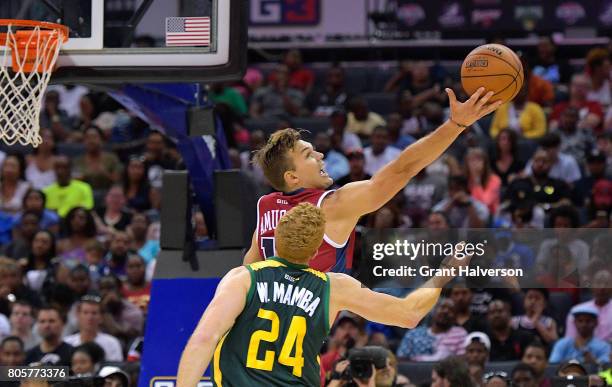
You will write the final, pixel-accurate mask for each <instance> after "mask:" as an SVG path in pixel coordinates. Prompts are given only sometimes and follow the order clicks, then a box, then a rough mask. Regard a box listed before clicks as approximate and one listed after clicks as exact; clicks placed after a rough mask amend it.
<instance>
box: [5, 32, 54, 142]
mask: <svg viewBox="0 0 612 387" xmlns="http://www.w3.org/2000/svg"><path fill="white" fill-rule="evenodd" d="M2 35H4V36H6V37H5V38H4V36H2ZM2 35H0V36H1V37H0V45H3V46H4V47H3V52H2V53H0V55H2V62H1V63H0V139H2V140H3V141H4V142H6V143H7V144H9V145H13V144H16V143H20V144H22V145H33V146H34V147H37V146H38V145H40V143H41V142H42V139H41V137H40V134H39V130H40V123H39V120H40V111H41V110H40V108H41V103H42V99H43V95H44V93H45V90H46V89H47V84H48V83H49V79H50V77H51V72H52V71H53V66H54V65H55V62H56V60H57V57H58V55H59V50H60V47H61V43H62V39H61V38H59V33H58V32H57V31H53V30H51V31H49V30H46V29H41V28H40V27H33V28H31V29H28V30H27V31H24V30H18V31H15V30H14V29H13V28H12V27H11V26H10V25H9V26H8V30H7V32H6V34H2Z"/></svg>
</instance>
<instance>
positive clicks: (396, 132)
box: [387, 113, 416, 150]
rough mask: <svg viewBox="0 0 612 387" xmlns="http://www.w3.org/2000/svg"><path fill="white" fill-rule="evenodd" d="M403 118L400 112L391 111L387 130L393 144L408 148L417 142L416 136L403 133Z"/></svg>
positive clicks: (395, 146) (398, 147) (400, 147)
mask: <svg viewBox="0 0 612 387" xmlns="http://www.w3.org/2000/svg"><path fill="white" fill-rule="evenodd" d="M402 124H403V118H402V115H401V114H399V113H391V114H389V116H388V117H387V130H388V132H389V140H390V143H391V146H392V147H394V148H397V149H399V150H404V149H406V148H407V147H408V146H409V145H410V144H412V143H413V142H415V141H416V140H415V138H414V137H412V136H411V135H409V134H403V133H402Z"/></svg>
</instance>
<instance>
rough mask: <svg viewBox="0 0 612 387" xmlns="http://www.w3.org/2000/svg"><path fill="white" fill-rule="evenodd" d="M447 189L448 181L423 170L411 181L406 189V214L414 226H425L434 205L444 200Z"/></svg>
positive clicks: (425, 169)
mask: <svg viewBox="0 0 612 387" xmlns="http://www.w3.org/2000/svg"><path fill="white" fill-rule="evenodd" d="M446 189H447V181H446V179H444V178H443V177H441V176H439V175H437V174H432V173H429V172H428V170H427V168H423V169H421V170H420V171H419V173H417V174H416V176H415V177H413V178H412V179H410V181H409V182H408V184H407V185H406V188H404V191H403V192H404V198H405V199H406V212H407V215H408V216H409V217H410V219H411V220H412V224H414V225H415V226H416V227H418V226H419V225H421V224H425V223H426V221H427V216H428V214H429V213H430V212H431V209H432V207H433V206H434V204H436V203H439V202H440V201H441V200H442V199H444V195H445V193H446Z"/></svg>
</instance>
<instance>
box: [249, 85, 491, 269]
mask: <svg viewBox="0 0 612 387" xmlns="http://www.w3.org/2000/svg"><path fill="white" fill-rule="evenodd" d="M446 92H447V94H448V96H449V100H450V118H449V119H448V120H447V121H446V122H445V123H443V124H442V125H441V126H440V127H438V128H437V129H436V130H435V131H433V132H432V133H430V134H429V135H427V136H425V137H423V138H421V139H420V140H418V141H417V142H415V143H414V144H412V145H410V146H409V147H408V148H406V149H405V150H404V151H402V153H401V154H400V155H399V156H398V157H397V158H396V159H395V160H393V161H391V162H390V163H388V164H387V165H385V166H384V167H383V168H381V169H380V170H379V171H378V172H377V173H376V174H375V175H374V176H372V178H371V179H369V180H364V181H357V182H353V183H349V184H346V185H345V186H343V187H341V188H339V189H338V190H327V188H328V187H330V186H331V185H332V184H333V180H332V179H331V177H329V175H328V174H327V172H325V165H324V163H323V154H321V153H319V152H317V151H316V150H315V149H313V147H312V144H310V143H308V142H306V141H304V140H302V139H301V138H300V134H299V132H298V131H296V130H294V129H284V130H280V131H277V132H275V133H273V134H272V135H271V136H270V139H269V140H268V142H267V144H266V145H264V146H263V147H262V148H261V149H260V150H259V151H258V152H257V155H256V157H255V160H256V161H257V163H258V164H259V165H260V166H261V168H262V170H263V172H264V174H265V176H266V178H267V179H268V181H269V183H270V184H271V185H272V187H274V188H275V189H277V190H278V191H279V192H274V193H271V194H268V195H265V196H262V197H261V198H260V199H259V202H258V203H257V229H256V230H255V232H254V233H253V241H252V244H251V248H250V249H249V250H248V251H247V253H246V255H245V257H244V264H250V263H253V262H256V261H260V260H263V259H265V258H268V257H271V256H274V255H275V254H276V253H275V249H274V229H275V228H276V225H277V224H278V220H279V219H280V217H281V216H283V214H284V213H286V212H287V211H288V210H289V209H291V208H293V207H294V206H295V205H297V204H298V203H300V202H309V203H312V204H315V205H317V206H319V207H321V209H322V210H323V213H324V214H325V218H326V226H325V237H324V239H323V243H322V245H321V247H320V248H319V250H318V252H317V255H316V256H315V258H313V259H312V260H311V261H310V266H311V267H312V268H315V269H317V270H320V271H325V272H326V271H334V272H348V271H350V269H351V267H352V254H353V244H354V234H355V225H356V224H357V221H358V220H359V218H360V217H361V216H363V215H365V214H368V213H370V212H373V211H376V210H378V209H379V208H380V207H382V206H383V205H384V204H385V203H387V202H388V201H389V200H390V199H391V198H393V196H395V194H397V193H398V192H399V191H400V190H401V189H403V188H404V187H405V186H406V184H407V183H408V181H409V180H410V179H411V178H412V177H413V176H415V175H416V174H417V173H418V172H419V171H420V170H421V169H423V168H425V167H426V166H428V165H429V164H431V163H432V162H434V161H435V160H436V159H437V158H438V157H439V156H440V155H441V154H442V153H443V152H444V151H445V150H446V149H447V148H448V147H449V146H450V145H451V144H452V143H453V141H454V140H455V139H456V138H457V137H458V136H459V134H461V132H463V130H465V128H466V127H468V126H470V125H472V124H473V123H474V122H476V121H477V120H479V119H480V118H482V117H484V116H485V115H487V114H489V113H491V112H493V111H495V109H497V108H498V107H499V106H500V104H501V103H500V102H499V101H498V102H494V103H491V104H487V101H488V100H489V99H490V98H491V97H492V96H493V92H489V93H487V94H486V95H483V94H484V88H480V89H479V90H478V91H476V92H475V93H474V94H473V95H472V96H471V97H470V98H469V99H468V100H467V101H466V102H463V103H461V102H458V101H457V99H456V97H455V94H454V92H453V91H452V90H451V89H446Z"/></svg>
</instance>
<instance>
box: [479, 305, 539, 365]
mask: <svg viewBox="0 0 612 387" xmlns="http://www.w3.org/2000/svg"><path fill="white" fill-rule="evenodd" d="M510 318H511V314H510V305H509V304H508V303H506V302H504V301H501V300H494V301H492V302H491V303H490V304H489V314H488V316H487V319H488V322H489V328H488V331H487V332H486V333H487V335H488V336H489V339H490V340H491V353H490V355H489V360H490V361H513V360H520V359H521V357H522V356H523V352H524V351H525V348H527V345H529V343H530V341H531V339H530V337H529V335H526V334H525V333H523V332H521V331H517V330H515V329H512V326H511V325H510Z"/></svg>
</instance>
